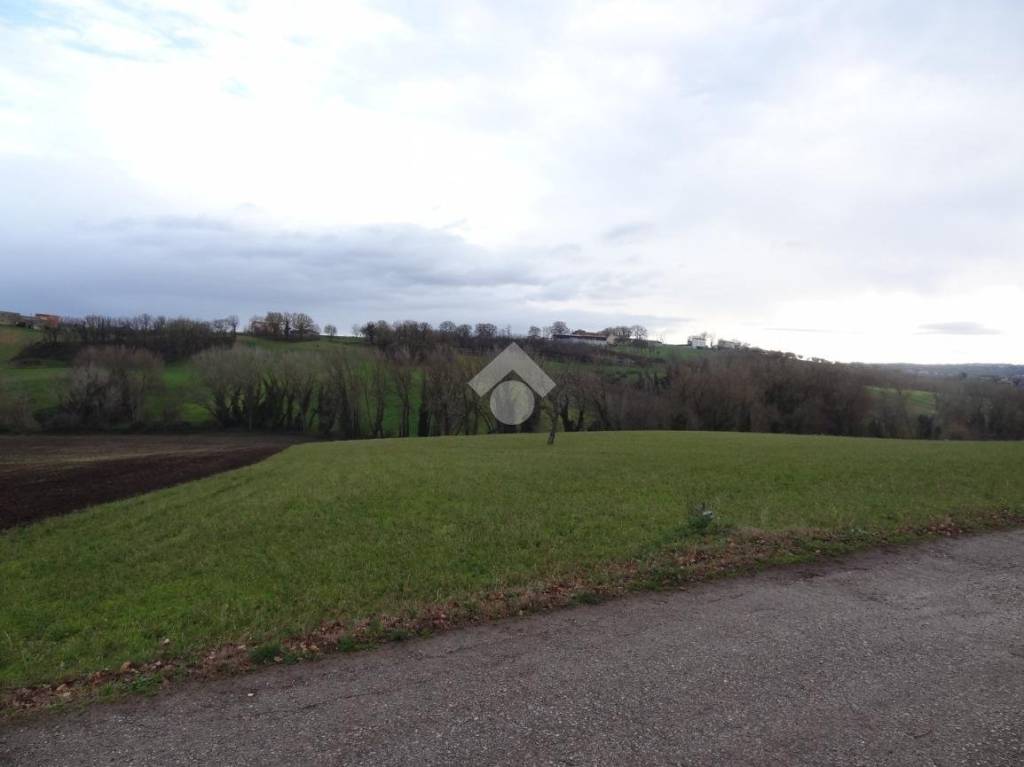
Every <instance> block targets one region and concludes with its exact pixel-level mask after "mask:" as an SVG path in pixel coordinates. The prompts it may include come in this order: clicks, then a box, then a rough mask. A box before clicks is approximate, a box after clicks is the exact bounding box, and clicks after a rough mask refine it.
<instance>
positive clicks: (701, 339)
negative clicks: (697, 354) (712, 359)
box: [686, 333, 711, 349]
mask: <svg viewBox="0 0 1024 767" xmlns="http://www.w3.org/2000/svg"><path fill="white" fill-rule="evenodd" d="M686 345H687V346H692V347H693V348H694V349H707V348H708V347H710V346H711V339H710V338H708V334H707V333H701V334H699V335H696V336H690V337H689V338H687V339H686Z"/></svg>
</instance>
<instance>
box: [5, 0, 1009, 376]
mask: <svg viewBox="0 0 1024 767" xmlns="http://www.w3.org/2000/svg"><path fill="white" fill-rule="evenodd" d="M1022 39H1024V3H1020V2H1017V1H1016V0H1008V1H1007V2H986V1H985V0H977V1H974V2H970V3H965V2H943V1H942V0H926V1H923V2H914V1H913V0H894V1H893V2H873V1H872V0H857V2H850V0H840V1H837V2H830V1H829V0H825V1H823V2H822V1H816V2H792V1H789V0H778V1H773V0H736V2H707V1H705V0H693V1H692V2H691V1H684V0H680V1H677V2H647V1H646V0H628V2H627V1H626V0H609V1H607V2H571V1H566V2H552V1H551V0H536V1H534V0H523V1H521V2H515V3H508V2H498V1H495V2H473V1H472V0H464V1H459V2H444V1H441V2H436V3H425V2H419V1H418V0H395V1H394V2H387V1H383V2H356V1H349V0H333V1H332V2H329V3H326V2H320V1H319V0H317V1H315V2H306V0H290V2H288V3H280V2H245V1H243V0H229V1H228V2H217V0H181V1H180V2H173V3H172V2H162V1H161V0H154V1H153V2H128V1H127V0H118V1H117V2H99V1H97V0H58V1H56V2H46V1H42V2H31V1H29V0H0V309H7V310H17V311H23V312H52V313H57V314H62V315H72V316H81V315H84V314H88V313H102V314H112V315H131V314H135V313H140V312H149V313H150V314H167V315H188V316H195V317H202V318H208V319H212V318H216V317H221V316H225V315H228V314H237V315H239V316H241V317H242V318H243V319H248V318H249V317H250V316H252V315H254V314H258V313H259V314H261V313H263V312H265V311H267V310H282V311H305V312H308V313H310V314H311V315H313V317H314V318H315V319H316V320H317V321H319V322H320V323H322V324H324V323H329V322H330V323H333V324H335V325H337V326H338V327H339V328H340V329H341V330H342V332H346V331H348V329H349V328H350V327H351V326H352V325H353V324H354V323H357V322H363V321H366V320H373V319H386V320H403V319H416V320H420V321H428V322H432V323H437V322H440V321H442V320H449V319H450V320H453V321H455V322H459V323H462V322H469V323H476V322H493V323H495V324H497V325H499V326H501V327H505V326H506V325H509V326H511V327H512V329H513V330H514V331H516V332H521V331H525V330H526V329H527V327H529V326H530V325H538V326H544V325H550V324H551V323H552V322H553V321H555V320H563V321H565V322H567V323H569V325H570V326H572V327H574V328H585V329H591V330H596V329H600V328H603V327H606V326H610V325H621V324H630V325H631V324H643V325H645V326H646V327H647V328H648V329H649V332H650V336H651V337H652V338H657V339H662V340H664V341H666V342H670V343H672V342H682V341H685V339H686V337H687V336H688V335H689V334H692V333H698V332H702V331H708V332H711V333H713V334H715V335H716V336H718V337H720V338H730V339H733V338H735V339H739V340H742V341H745V342H748V343H751V344H754V345H758V346H762V347H765V348H772V349H784V350H787V351H794V352H797V353H799V354H804V355H807V356H819V357H825V358H828V359H834V360H842V361H850V360H862V361H877V362H895V361H906V362H971V361H976V362H1013V363H1024V322H1021V316H1022V307H1024V129H1022V126H1024V87H1022V83H1024V45H1021V40H1022Z"/></svg>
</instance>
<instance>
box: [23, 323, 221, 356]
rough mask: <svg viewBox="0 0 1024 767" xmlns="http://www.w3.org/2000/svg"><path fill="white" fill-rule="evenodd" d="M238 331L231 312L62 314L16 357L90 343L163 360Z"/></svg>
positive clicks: (68, 351) (64, 351)
mask: <svg viewBox="0 0 1024 767" xmlns="http://www.w3.org/2000/svg"><path fill="white" fill-rule="evenodd" d="M237 330H238V318H237V317H235V316H234V315H232V316H230V317H227V318H225V319H221V320H213V321H206V320H195V319H190V318H188V317H174V318H168V317H163V316H155V317H154V316H152V315H149V314H139V315H136V316H135V317H106V316H103V315H98V314H94V315H89V316H87V317H82V318H73V317H65V318H62V319H61V322H60V324H59V325H56V326H53V327H45V328H43V340H42V341H38V342H36V343H34V344H29V345H28V346H26V347H25V348H23V349H22V350H21V351H20V352H19V354H18V358H19V359H22V360H26V359H60V360H65V361H70V360H72V359H74V358H75V356H76V355H78V354H79V353H80V352H81V351H82V350H83V349H86V348H88V347H101V346H109V347H116V346H123V347H127V348H130V349H142V350H145V351H148V352H152V353H153V354H155V355H157V356H158V357H160V358H161V359H162V360H164V361H165V362H177V361H180V360H186V359H188V358H190V357H192V356H193V355H195V354H198V353H199V352H201V351H203V350H204V349H209V348H212V347H218V346H219V347H227V346H230V345H231V344H233V343H234V340H235V334H236V333H237Z"/></svg>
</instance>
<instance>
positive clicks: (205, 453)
mask: <svg viewBox="0 0 1024 767" xmlns="http://www.w3.org/2000/svg"><path fill="white" fill-rule="evenodd" d="M295 441H296V440H294V439H287V438H274V437H270V438H268V437H262V436H252V437H248V436H239V437H221V436H217V437H210V436H170V437H166V436H142V435H140V436H107V435H101V436H88V437H78V436H75V437H53V436H46V437H3V438H0V530H3V529H5V528H9V527H13V526H15V525H20V524H27V523H30V522H35V521H37V520H40V519H44V518H45V517H52V516H57V515H60V514H67V513H68V512H72V511H77V510H78V509H84V508H86V507H87V506H93V505H95V504H98V503H106V502H108V501H115V500H118V499H120V498H128V497H130V496H133V495H138V494H140V493H145V492H148V491H150V490H156V489H159V488H162V487H170V486H171V485H177V484H179V483H181V482H188V481H189V480H193V479H199V478H200V477H206V476H209V475H211V474H217V473H218V472H222V471H228V470H230V469H237V468H239V467H241V466H246V465H248V464H251V463H256V462H257V461H261V460H263V459H264V458H267V457H269V456H271V455H273V454H274V453H277V452H279V451H280V450H283V449H284V448H285V447H287V446H288V445H290V444H294V442H295Z"/></svg>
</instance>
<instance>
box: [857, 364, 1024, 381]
mask: <svg viewBox="0 0 1024 767" xmlns="http://www.w3.org/2000/svg"><path fill="white" fill-rule="evenodd" d="M872 367H877V368H882V369H883V370H895V371H899V372H901V373H907V374H909V375H919V376H934V377H936V378H956V377H960V376H968V377H971V378H1015V377H1017V376H1024V365H1009V364H1005V363H986V362H969V363H966V364H963V365H917V364H914V363H911V362H894V363H890V364H884V365H873V366H872Z"/></svg>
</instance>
